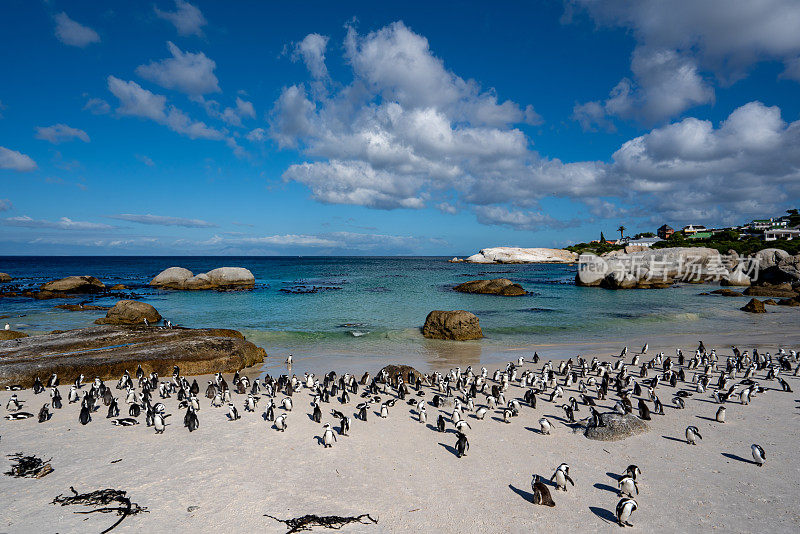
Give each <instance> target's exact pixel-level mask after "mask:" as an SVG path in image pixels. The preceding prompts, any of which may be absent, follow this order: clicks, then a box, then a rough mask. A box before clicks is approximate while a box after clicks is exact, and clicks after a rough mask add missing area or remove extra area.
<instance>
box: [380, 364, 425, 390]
mask: <svg viewBox="0 0 800 534" xmlns="http://www.w3.org/2000/svg"><path fill="white" fill-rule="evenodd" d="M384 371H386V373H388V375H389V383H390V384H391V385H392V387H397V375H401V376H402V377H403V381H404V382H405V383H406V384H412V382H411V380H410V379H409V377H408V374H409V373H414V381H415V382H416V379H417V378H422V377H423V376H424V375H423V374H422V373H420V372H419V371H417V370H416V369H414V368H413V367H411V366H410V365H387V366H386V367H384V368H383V369H381V370H380V371H379V372H378V376H380V375H381V374H383V372H384ZM412 385H413V384H412Z"/></svg>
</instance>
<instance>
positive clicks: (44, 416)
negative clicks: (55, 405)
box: [39, 403, 50, 423]
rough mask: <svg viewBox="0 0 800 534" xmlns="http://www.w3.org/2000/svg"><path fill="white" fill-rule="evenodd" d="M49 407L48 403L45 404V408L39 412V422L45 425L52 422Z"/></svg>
mask: <svg viewBox="0 0 800 534" xmlns="http://www.w3.org/2000/svg"><path fill="white" fill-rule="evenodd" d="M48 406H49V405H48V404H47V403H45V404H44V406H42V409H41V410H39V422H40V423H44V422H46V421H49V420H50V410H49V409H48Z"/></svg>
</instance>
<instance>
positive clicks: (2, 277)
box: [0, 273, 12, 283]
mask: <svg viewBox="0 0 800 534" xmlns="http://www.w3.org/2000/svg"><path fill="white" fill-rule="evenodd" d="M11 280H12V278H11V275H10V274H8V273H0V283H4V282H10V281H11Z"/></svg>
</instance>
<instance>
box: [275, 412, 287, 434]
mask: <svg viewBox="0 0 800 534" xmlns="http://www.w3.org/2000/svg"><path fill="white" fill-rule="evenodd" d="M274 426H275V429H276V430H279V431H281V432H285V431H286V427H287V426H289V425H288V424H287V422H286V414H285V413H282V414H280V415H279V416H278V417H276V418H275V425H274Z"/></svg>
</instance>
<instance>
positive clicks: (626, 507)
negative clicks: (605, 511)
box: [617, 498, 639, 527]
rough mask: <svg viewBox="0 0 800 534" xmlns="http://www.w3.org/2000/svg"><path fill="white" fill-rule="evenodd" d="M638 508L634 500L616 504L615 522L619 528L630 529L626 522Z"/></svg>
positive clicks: (621, 501) (629, 499) (630, 525)
mask: <svg viewBox="0 0 800 534" xmlns="http://www.w3.org/2000/svg"><path fill="white" fill-rule="evenodd" d="M638 507H639V505H638V503H637V502H636V500H634V499H631V498H625V499H622V500H620V501H619V502H618V503H617V522H618V523H619V526H621V527H632V526H633V525H632V524H631V523H630V522H629V521H628V519H630V518H631V514H632V513H633V512H634V510H636V509H637V508H638Z"/></svg>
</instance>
